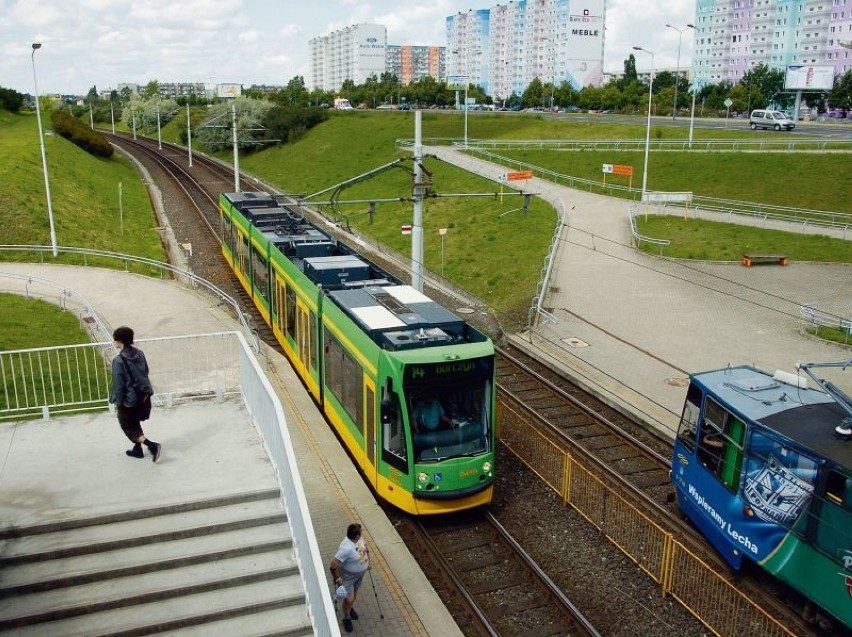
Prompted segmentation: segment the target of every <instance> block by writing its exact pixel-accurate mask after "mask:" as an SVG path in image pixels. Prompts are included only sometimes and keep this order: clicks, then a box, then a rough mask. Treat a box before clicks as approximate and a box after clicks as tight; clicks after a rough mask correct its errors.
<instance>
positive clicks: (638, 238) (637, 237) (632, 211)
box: [627, 202, 671, 256]
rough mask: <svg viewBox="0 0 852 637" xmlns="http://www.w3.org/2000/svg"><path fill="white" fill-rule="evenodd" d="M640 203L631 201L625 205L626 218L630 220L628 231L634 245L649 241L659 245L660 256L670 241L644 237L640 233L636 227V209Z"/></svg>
mask: <svg viewBox="0 0 852 637" xmlns="http://www.w3.org/2000/svg"><path fill="white" fill-rule="evenodd" d="M640 205H641V204H639V203H636V202H633V203H631V204H630V205H629V206H628V207H627V218H628V219H629V220H630V232H631V234H632V235H633V240H634V241H635V242H636V246H637V247H638V246H640V245H641V244H642V243H650V244H651V245H656V246H659V248H660V256H662V254H663V248H665V247H666V246H668V245H671V241H669V240H668V239H654V238H653V237H646V236H645V235H643V234H640V232H639V229H638V228H637V227H636V211H637V210H638V209H639V207H640Z"/></svg>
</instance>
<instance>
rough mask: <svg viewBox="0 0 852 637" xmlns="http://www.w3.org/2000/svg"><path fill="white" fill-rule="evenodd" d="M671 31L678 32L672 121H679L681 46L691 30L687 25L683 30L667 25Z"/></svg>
mask: <svg viewBox="0 0 852 637" xmlns="http://www.w3.org/2000/svg"><path fill="white" fill-rule="evenodd" d="M666 26H667V27H668V28H669V29H674V30H675V31H677V66H676V67H675V91H674V93H675V94H674V109H672V119H677V85H678V84H679V83H680V44H681V40H683V32H684V31H686V30H687V29H688V28H689V25H686V26H685V27H684V28H682V29H678V28H677V27H676V26H674V25H671V24H667V25H666Z"/></svg>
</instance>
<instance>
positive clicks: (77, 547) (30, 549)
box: [0, 499, 286, 569]
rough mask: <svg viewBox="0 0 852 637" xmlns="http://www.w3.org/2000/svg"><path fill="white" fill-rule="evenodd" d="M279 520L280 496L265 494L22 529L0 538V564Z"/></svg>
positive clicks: (281, 510)
mask: <svg viewBox="0 0 852 637" xmlns="http://www.w3.org/2000/svg"><path fill="white" fill-rule="evenodd" d="M284 521H286V515H285V513H284V508H283V505H282V504H281V501H280V500H278V499H266V500H257V501H252V502H240V503H236V504H231V505H227V506H222V507H216V508H206V509H197V510H190V511H180V512H176V513H169V514H166V515H159V516H157V517H152V518H143V519H136V520H127V521H121V522H113V523H107V524H102V525H99V526H86V527H83V528H77V529H69V530H62V531H52V532H48V533H40V534H38V535H26V536H23V537H19V538H17V539H14V540H8V541H6V542H5V543H4V546H3V557H2V559H0V569H5V568H6V567H7V566H9V565H13V564H19V563H32V562H37V561H41V560H52V559H60V558H66V557H71V556H75V555H86V554H91V553H97V552H102V551H111V550H116V549H122V548H126V547H128V546H139V545H144V544H152V543H155V542H163V541H169V540H177V539H181V538H191V537H198V536H201V535H211V534H215V533H221V532H225V531H231V530H236V529H241V528H250V527H253V526H260V525H265V524H274V523H281V522H284Z"/></svg>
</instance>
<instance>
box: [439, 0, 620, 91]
mask: <svg viewBox="0 0 852 637" xmlns="http://www.w3.org/2000/svg"><path fill="white" fill-rule="evenodd" d="M605 18H606V7H605V2H604V0H520V1H518V2H510V3H508V4H498V5H496V6H494V7H492V8H491V9H479V10H471V11H468V12H466V13H458V14H456V15H452V16H449V17H447V77H448V79H449V80H450V81H451V82H455V83H457V84H463V83H464V82H465V81H466V79H467V78H469V79H470V82H471V84H476V85H479V86H481V87H482V89H483V90H484V91H485V92H486V93H487V94H488V95H490V96H491V97H492V98H493V99H495V100H504V99H506V98H507V97H509V96H510V95H511V94H512V93H515V94H517V95H521V94H522V93H523V91H524V90H525V89H526V88H527V86H528V85H529V83H530V82H532V80H533V79H534V78H536V77H537V78H539V80H541V82H543V83H545V84H547V83H554V84H555V85H557V86H558V85H560V84H561V83H562V82H568V83H569V84H571V86H573V87H574V88H575V89H581V88H583V87H584V86H589V85H591V86H600V85H601V81H602V77H603V53H604V25H605V22H606V20H605Z"/></svg>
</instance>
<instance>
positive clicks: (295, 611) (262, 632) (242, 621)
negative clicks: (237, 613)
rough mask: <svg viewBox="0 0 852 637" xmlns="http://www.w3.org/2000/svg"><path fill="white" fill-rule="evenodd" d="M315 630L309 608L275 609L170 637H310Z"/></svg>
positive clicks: (191, 628) (181, 629) (184, 631)
mask: <svg viewBox="0 0 852 637" xmlns="http://www.w3.org/2000/svg"><path fill="white" fill-rule="evenodd" d="M313 634H314V629H313V626H312V625H311V620H310V618H309V617H308V614H307V612H306V607H305V606H290V607H288V608H275V609H273V610H267V611H263V612H260V613H253V614H251V615H243V616H241V617H231V618H230V619H223V620H221V621H217V622H210V623H208V624H202V625H200V626H190V627H187V628H180V629H178V630H170V631H169V636H170V637H211V635H227V636H228V637H237V636H238V637H268V636H269V635H276V637H302V636H305V637H307V636H308V635H313Z"/></svg>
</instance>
